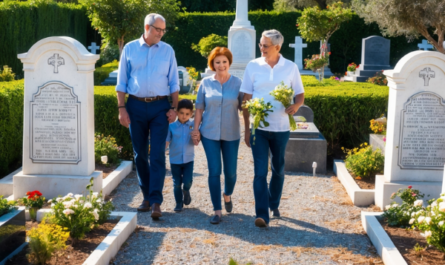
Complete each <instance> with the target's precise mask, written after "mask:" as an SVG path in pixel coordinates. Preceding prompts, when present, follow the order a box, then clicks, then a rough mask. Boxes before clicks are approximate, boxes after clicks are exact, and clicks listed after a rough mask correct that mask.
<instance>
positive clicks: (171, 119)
mask: <svg viewBox="0 0 445 265" xmlns="http://www.w3.org/2000/svg"><path fill="white" fill-rule="evenodd" d="M176 115H177V113H176V111H174V110H172V109H171V110H169V111H168V112H167V119H168V123H172V122H174V121H175V120H176Z"/></svg>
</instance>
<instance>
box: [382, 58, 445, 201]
mask: <svg viewBox="0 0 445 265" xmlns="http://www.w3.org/2000/svg"><path fill="white" fill-rule="evenodd" d="M444 72H445V55H444V54H441V53H439V52H427V51H416V52H412V53H409V54H407V55H406V56H405V57H403V58H402V59H401V60H400V61H399V62H398V63H397V65H396V67H395V69H394V70H391V71H385V72H384V74H385V75H386V76H387V78H388V86H389V88H390V92H389V102H388V122H387V133H386V150H385V169H384V175H377V176H376V193H375V202H376V205H378V206H380V207H384V206H385V205H387V204H389V202H390V199H389V198H390V196H391V193H393V192H395V191H397V190H398V189H399V188H406V187H407V186H409V185H412V186H413V187H415V188H416V189H419V190H420V191H421V192H422V193H425V194H428V195H430V196H429V197H428V198H426V197H427V196H426V197H425V199H431V198H438V197H439V196H440V193H441V188H442V181H443V170H444V164H445V100H444V98H445V92H444V90H443V84H444V82H445V74H444Z"/></svg>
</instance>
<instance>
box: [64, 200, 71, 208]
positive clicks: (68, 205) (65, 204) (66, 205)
mask: <svg viewBox="0 0 445 265" xmlns="http://www.w3.org/2000/svg"><path fill="white" fill-rule="evenodd" d="M72 205H73V203H72V202H71V201H68V202H63V206H65V208H70V207H71V206H72Z"/></svg>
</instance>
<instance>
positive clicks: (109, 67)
mask: <svg viewBox="0 0 445 265" xmlns="http://www.w3.org/2000/svg"><path fill="white" fill-rule="evenodd" d="M118 68H119V62H118V61H116V60H114V61H113V62H111V63H107V64H104V65H102V66H101V67H98V68H96V70H95V71H94V85H95V86H100V84H101V83H102V82H103V81H105V79H107V77H108V76H109V75H110V73H111V72H113V71H114V70H117V69H118Z"/></svg>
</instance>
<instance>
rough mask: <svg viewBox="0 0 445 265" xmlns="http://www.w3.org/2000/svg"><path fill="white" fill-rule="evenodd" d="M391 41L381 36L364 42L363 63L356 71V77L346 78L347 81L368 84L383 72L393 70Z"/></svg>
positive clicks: (372, 37) (369, 38)
mask: <svg viewBox="0 0 445 265" xmlns="http://www.w3.org/2000/svg"><path fill="white" fill-rule="evenodd" d="M390 47H391V41H390V40H388V39H385V38H383V37H380V36H370V37H368V38H365V39H363V40H362V61H361V64H360V67H359V68H357V69H356V70H355V75H353V76H350V77H349V78H345V80H347V81H353V82H366V81H367V80H368V79H369V78H370V77H373V76H375V75H376V73H377V72H380V71H382V70H388V69H391V66H390V65H389V52H390Z"/></svg>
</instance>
